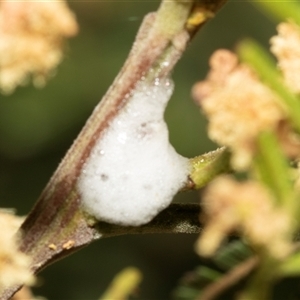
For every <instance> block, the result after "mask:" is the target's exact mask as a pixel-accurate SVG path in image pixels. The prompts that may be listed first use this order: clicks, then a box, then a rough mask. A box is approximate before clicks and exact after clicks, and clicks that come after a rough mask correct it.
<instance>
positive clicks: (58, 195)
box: [0, 0, 227, 300]
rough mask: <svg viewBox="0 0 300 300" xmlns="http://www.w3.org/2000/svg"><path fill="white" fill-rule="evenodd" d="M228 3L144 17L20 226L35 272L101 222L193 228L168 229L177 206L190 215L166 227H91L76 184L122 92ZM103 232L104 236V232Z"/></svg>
mask: <svg viewBox="0 0 300 300" xmlns="http://www.w3.org/2000/svg"><path fill="white" fill-rule="evenodd" d="M226 1H227V0H208V1H207V0H203V1H202V0H201V1H196V0H188V1H187V0H172V1H170V0H164V1H163V2H162V4H161V5H160V7H159V9H158V11H157V13H150V14H148V15H147V16H146V17H145V18H144V21H143V23H142V25H141V28H140V30H139V32H138V34H137V37H136V40H135V43H134V45H133V48H132V50H131V52H130V54H129V56H128V59H127V60H126V62H125V64H124V66H123V68H122V69H121V71H120V73H119V75H118V76H117V77H116V79H115V81H114V82H113V84H112V85H111V87H110V88H109V90H108V91H107V93H106V95H105V96H104V97H103V99H102V100H101V102H100V103H99V104H98V105H97V107H96V108H95V110H94V112H93V114H92V115H91V117H90V118H89V120H88V121H87V123H86V125H85V126H84V128H83V129H82V131H81V133H80V134H79V136H78V137H77V139H76V140H75V142H74V144H73V145H72V146H71V148H70V149H69V151H68V152H67V154H66V156H65V158H64V159H63V160H62V162H61V164H60V165H59V167H58V169H57V170H56V172H55V173H54V175H53V176H52V178H51V179H50V181H49V183H48V184H47V186H46V188H45V189H44V191H43V192H42V194H41V196H40V198H39V199H38V201H37V203H36V205H35V206H34V208H33V210H32V211H31V212H30V214H29V215H28V217H27V218H26V220H25V222H24V224H23V225H22V228H21V232H22V237H21V241H20V242H21V246H20V249H21V250H22V251H23V252H24V253H26V254H28V255H29V256H30V257H31V258H32V267H31V268H32V271H33V272H37V271H38V270H41V269H42V268H45V267H46V266H47V265H49V264H50V263H52V262H53V261H55V260H57V259H59V258H62V257H64V256H67V255H69V254H71V253H72V252H74V251H75V250H78V249H80V248H81V247H83V246H84V245H87V244H89V243H90V242H92V241H93V240H96V239H98V238H99V237H100V236H101V235H102V234H103V232H101V226H102V230H104V227H105V228H106V230H108V231H110V233H109V235H110V236H113V235H116V234H117V233H118V232H120V231H122V230H123V234H124V233H129V232H130V231H131V233H132V232H133V231H136V233H138V232H139V233H146V232H153V231H154V230H155V232H166V231H167V232H176V230H177V231H178V230H181V232H184V231H185V230H187V231H188V232H189V231H190V230H192V229H191V228H190V227H189V226H185V225H184V224H183V223H180V224H181V225H180V226H179V227H177V229H176V230H175V229H174V227H172V226H175V225H174V224H175V223H176V222H177V221H176V220H179V221H180V219H181V217H180V215H181V209H182V212H184V213H186V214H187V216H190V214H189V213H188V212H187V211H186V210H184V209H183V208H182V207H181V209H180V210H175V212H176V213H175V214H174V215H173V216H174V218H175V219H176V218H177V219H176V220H175V221H176V222H175V223H174V222H173V225H170V224H172V222H171V221H170V220H168V219H166V223H164V225H159V223H152V222H150V223H149V224H155V225H153V227H152V229H151V230H150V229H149V228H148V229H147V225H145V226H146V227H142V229H138V228H135V229H133V228H131V229H129V228H126V229H125V230H124V229H122V230H121V229H120V228H119V227H118V226H114V225H105V224H104V223H102V225H101V226H100V225H98V226H96V227H94V225H95V221H94V220H92V219H90V218H89V217H88V216H86V215H85V213H84V212H83V211H82V209H81V201H80V194H79V192H78V191H77V188H76V185H77V180H78V177H79V175H80V173H81V170H82V168H83V165H84V163H85V161H86V160H87V158H88V157H89V155H90V153H91V151H92V149H93V147H94V145H95V143H96V141H97V140H99V139H101V137H102V135H103V132H104V131H105V129H106V128H107V127H108V126H109V123H110V121H111V120H112V119H113V118H114V117H115V116H116V115H117V113H118V112H119V111H120V110H122V109H123V107H124V106H125V104H126V103H127V101H130V97H129V98H128V97H126V95H128V94H130V92H131V91H132V90H133V89H134V87H135V85H136V84H137V83H138V82H139V80H140V79H141V78H142V77H143V76H144V77H146V79H147V80H151V76H153V74H155V76H156V77H159V78H164V77H166V76H168V74H169V73H170V71H171V70H172V69H173V67H174V65H175V64H176V62H177V61H178V59H179V58H180V57H181V55H182V53H183V52H184V50H185V48H186V46H187V44H188V42H189V41H190V39H191V38H192V37H193V35H194V34H195V32H196V31H197V30H198V29H199V28H200V27H201V26H202V25H203V24H204V23H206V22H207V21H208V20H209V19H210V18H211V16H212V15H214V13H215V12H216V11H217V10H218V9H219V8H221V6H222V5H223V4H224V3H225V2H226ZM209 12H210V13H209ZM195 14H200V15H201V16H202V18H198V19H197V20H196V21H195V20H194V19H192V20H193V22H191V19H189V18H190V17H193V18H194V17H195ZM166 58H167V59H168V62H169V64H168V66H167V67H164V68H162V67H161V66H160V63H161V61H162V60H164V59H166ZM153 71H154V72H153ZM170 209H171V210H172V208H170ZM194 213H195V212H194ZM196 214H197V213H195V215H196ZM169 217H170V216H168V218H169ZM104 225H105V226H104ZM149 226H151V225H149ZM170 226H171V227H170ZM176 226H177V225H176ZM176 226H175V227H176ZM113 230H115V233H113ZM139 230H140V231H139ZM143 230H144V231H143ZM147 230H148V231H147ZM174 230H175V231H174ZM193 230H194V229H193ZM193 230H192V231H193ZM104 234H106V235H107V233H105V232H104ZM53 245H54V246H53ZM56 245H58V246H56ZM18 288H20V287H12V288H11V289H9V290H7V291H4V293H3V294H0V299H2V300H4V299H8V298H10V297H11V296H12V295H13V294H14V292H15V291H16V290H18Z"/></svg>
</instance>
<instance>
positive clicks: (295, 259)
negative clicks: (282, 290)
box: [279, 252, 300, 276]
mask: <svg viewBox="0 0 300 300" xmlns="http://www.w3.org/2000/svg"><path fill="white" fill-rule="evenodd" d="M279 272H280V273H281V275H283V276H298V275H300V252H297V253H295V254H294V255H292V256H291V257H289V258H288V259H287V260H285V261H284V262H283V263H282V265H281V267H280V268H279Z"/></svg>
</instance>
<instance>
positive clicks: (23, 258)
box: [0, 211, 34, 291]
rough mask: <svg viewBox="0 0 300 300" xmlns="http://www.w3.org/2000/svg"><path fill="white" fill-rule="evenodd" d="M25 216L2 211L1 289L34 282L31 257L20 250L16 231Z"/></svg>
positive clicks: (0, 221)
mask: <svg viewBox="0 0 300 300" xmlns="http://www.w3.org/2000/svg"><path fill="white" fill-rule="evenodd" d="M22 222H23V218H19V217H16V216H14V215H12V214H10V213H7V212H5V211H0V228H1V233H0V245H1V247H0V291H1V290H3V289H4V288H5V287H8V286H11V285H14V284H32V283H33V280H34V278H33V276H32V274H31V273H30V271H29V264H30V259H29V257H28V256H27V255H25V254H23V253H21V252H20V251H19V250H18V245H17V240H16V236H15V234H16V231H17V229H18V227H19V226H20V225H21V223H22Z"/></svg>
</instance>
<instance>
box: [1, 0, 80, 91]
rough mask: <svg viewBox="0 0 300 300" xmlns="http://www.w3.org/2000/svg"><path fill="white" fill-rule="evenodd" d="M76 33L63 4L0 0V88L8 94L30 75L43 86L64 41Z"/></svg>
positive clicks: (75, 28)
mask: <svg viewBox="0 0 300 300" xmlns="http://www.w3.org/2000/svg"><path fill="white" fill-rule="evenodd" d="M77 30H78V28H77V23H76V21H75V18H74V15H73V14H72V13H71V12H70V11H69V9H68V7H67V6H66V4H65V3H64V2H63V1H51V0H50V1H46V0H39V1H17V2H16V1H12V0H4V1H1V4H0V89H1V90H2V91H3V92H6V93H10V92H12V91H13V90H14V89H15V87H16V86H18V85H21V84H24V83H26V82H27V81H28V79H29V78H30V76H32V78H33V82H34V84H35V85H42V84H44V82H45V80H46V78H47V77H48V76H49V75H51V72H53V70H54V69H55V68H56V67H57V65H58V64H59V63H60V61H61V60H62V56H63V53H62V46H63V40H64V38H65V37H70V36H73V35H75V34H76V32H77Z"/></svg>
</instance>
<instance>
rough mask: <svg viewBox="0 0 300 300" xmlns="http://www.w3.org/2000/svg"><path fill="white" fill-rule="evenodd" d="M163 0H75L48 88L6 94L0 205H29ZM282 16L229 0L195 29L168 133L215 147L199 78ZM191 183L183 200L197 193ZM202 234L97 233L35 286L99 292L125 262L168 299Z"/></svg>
mask: <svg viewBox="0 0 300 300" xmlns="http://www.w3.org/2000/svg"><path fill="white" fill-rule="evenodd" d="M158 5H159V1H142V0H140V1H100V0H99V1H92V2H90V1H86V2H85V1H75V2H69V6H70V7H71V8H72V9H73V11H74V12H75V14H76V16H77V20H78V23H79V25H80V33H79V35H78V36H77V37H75V38H73V39H72V40H71V41H70V42H69V43H68V49H67V51H66V56H65V59H64V61H63V63H62V64H61V65H60V66H59V68H58V69H57V74H56V75H55V77H53V78H52V79H51V80H49V82H48V84H47V85H46V87H45V88H43V89H40V90H37V89H34V88H33V87H32V86H27V87H21V88H18V89H17V90H16V92H15V93H14V94H12V95H10V96H4V95H1V96H0V165H1V168H0V207H8V208H10V207H14V208H16V210H17V213H18V214H19V215H25V214H27V213H28V211H29V210H30V208H31V207H32V206H33V204H34V203H35V200H36V199H37V197H38V196H39V194H40V192H41V191H42V189H43V187H44V186H45V185H46V183H47V181H48V179H49V178H50V176H51V174H52V173H53V172H54V170H55V169H56V167H57V165H58V164H59V162H60V160H61V159H62V158H63V156H64V154H65V152H66V151H67V149H68V148H69V146H70V145H71V143H72V141H73V140H74V139H75V138H76V136H77V134H78V133H79V131H80V129H81V128H82V126H83V125H84V123H85V121H86V119H87V118H88V116H89V115H90V113H91V112H92V110H93V108H94V107H95V105H96V104H97V102H98V101H99V99H101V97H102V95H103V94H104V93H105V92H106V90H107V88H108V87H109V85H110V83H111V82H112V80H113V79H114V77H115V76H116V74H117V73H118V70H119V69H120V67H121V66H122V64H123V62H124V60H125V58H126V56H127V54H128V52H129V50H130V47H131V45H132V42H133V40H134V36H135V34H136V32H137V30H138V27H139V25H140V23H141V21H142V19H143V16H144V15H145V14H146V13H148V12H150V11H154V10H156V8H157V7H158ZM274 33H275V25H274V24H273V23H272V22H271V21H269V20H268V19H267V18H266V17H265V16H264V15H262V14H261V13H260V12H259V11H257V10H256V9H255V8H254V7H252V6H251V4H250V3H249V2H247V1H238V2H237V1H229V3H228V4H227V5H226V6H225V7H224V8H223V9H222V10H221V11H220V12H219V13H218V15H217V16H216V17H215V19H213V20H212V21H210V22H209V23H208V24H207V25H206V26H205V27H204V28H203V29H202V30H201V32H199V33H198V35H197V36H196V38H195V39H194V41H193V42H192V44H191V45H190V47H189V49H188V50H187V51H186V53H185V55H184V57H183V58H182V59H181V61H180V62H179V64H178V65H177V67H176V69H175V71H174V76H173V78H174V81H175V85H176V88H175V93H174V95H173V97H172V100H171V102H170V104H169V106H168V108H167V111H166V119H167V122H168V124H169V127H170V139H171V142H172V144H173V145H174V147H175V148H176V149H177V151H178V152H179V153H181V154H182V155H185V156H187V157H192V156H195V155H198V154H202V153H204V152H206V151H209V150H211V149H213V148H215V145H214V144H213V143H212V142H210V141H209V140H208V138H207V137H206V133H205V129H206V121H205V119H204V117H203V116H202V115H201V113H200V111H199V108H198V107H197V106H196V105H195V104H194V103H193V100H192V99H191V97H190V91H191V87H192V86H193V84H194V83H195V82H196V81H198V80H201V79H203V78H204V77H205V75H206V73H207V70H208V58H209V56H210V55H211V54H212V52H213V51H214V50H216V49H218V48H229V49H234V46H235V45H236V43H238V41H240V40H241V39H242V38H245V37H253V38H255V39H257V40H258V41H259V42H261V43H263V44H264V45H266V46H267V45H268V40H269V38H270V36H272V35H273V34H274ZM198 197H199V196H198V193H196V192H195V193H193V192H189V193H186V194H182V195H180V196H179V197H177V201H181V202H184V201H198ZM196 239H197V235H180V234H178V235H148V236H123V237H117V238H111V239H106V240H100V241H98V242H96V243H94V244H92V245H90V246H89V247H87V248H85V249H82V250H81V251H79V252H78V253H75V254H73V255H72V256H70V257H68V258H66V259H64V260H62V261H60V262H57V263H56V264H54V265H53V266H50V267H48V268H47V269H46V270H44V271H43V272H42V273H40V274H39V285H38V286H37V287H36V288H35V289H34V292H35V293H36V294H38V295H42V296H45V297H46V298H48V299H50V300H52V299H72V300H83V299H84V300H95V299H97V298H98V297H99V296H100V295H101V294H102V293H103V291H104V290H105V288H106V287H107V285H108V284H109V282H110V281H111V279H112V278H113V276H114V275H115V274H116V273H117V272H119V271H120V270H121V269H123V268H124V267H127V266H136V267H138V268H140V269H141V271H142V272H143V274H144V279H143V283H142V285H141V287H140V289H139V298H140V299H169V298H170V297H171V293H172V289H173V288H174V287H175V285H176V284H177V282H178V280H179V278H180V277H181V275H182V274H183V273H185V272H187V271H189V270H192V269H193V268H194V267H195V266H197V265H199V264H200V263H201V260H200V258H199V257H197V255H196V254H195V253H194V249H193V248H194V243H195V240H196Z"/></svg>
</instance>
